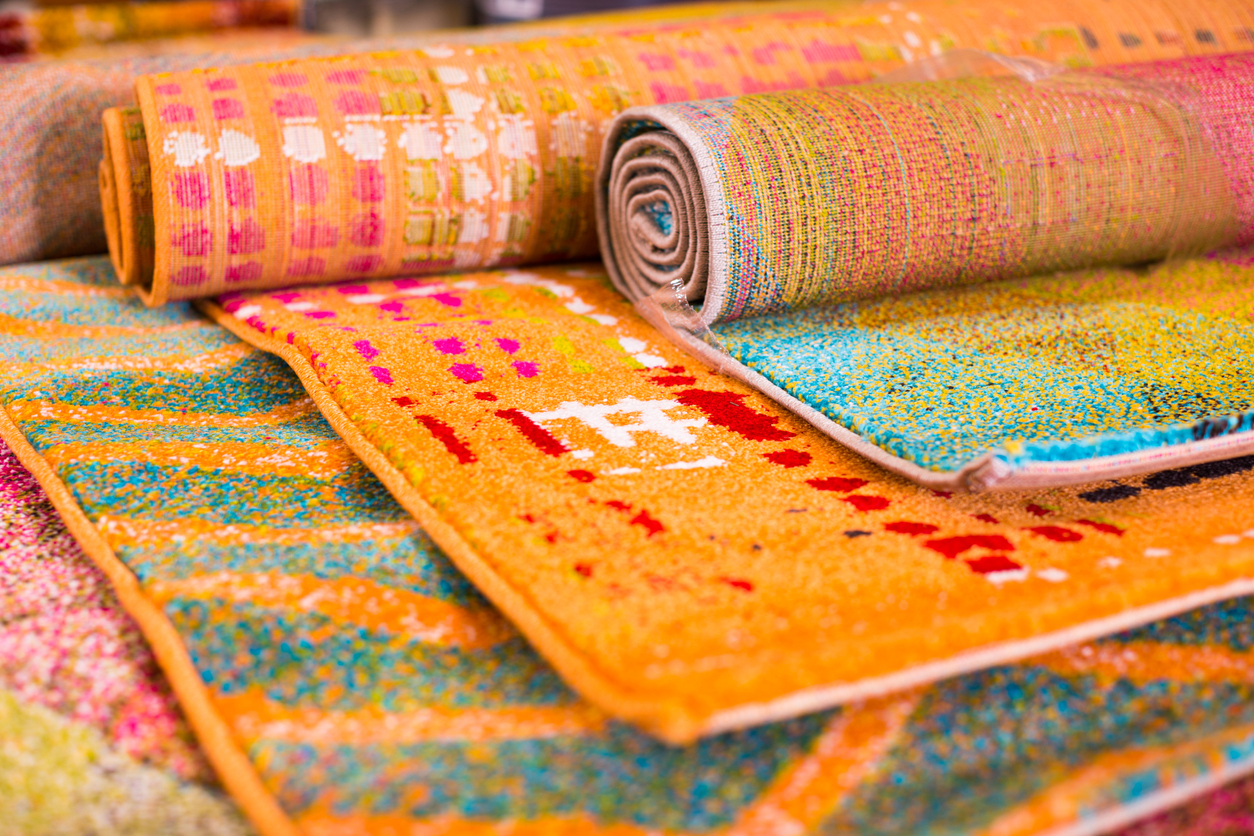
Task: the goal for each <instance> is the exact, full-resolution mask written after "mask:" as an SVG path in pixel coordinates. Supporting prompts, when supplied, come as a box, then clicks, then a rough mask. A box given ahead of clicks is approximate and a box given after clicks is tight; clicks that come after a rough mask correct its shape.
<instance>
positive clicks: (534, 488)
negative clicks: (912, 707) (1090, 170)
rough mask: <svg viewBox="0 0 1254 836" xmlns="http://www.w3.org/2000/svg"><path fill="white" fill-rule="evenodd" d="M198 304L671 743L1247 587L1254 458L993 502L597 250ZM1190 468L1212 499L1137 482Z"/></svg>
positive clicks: (1181, 476)
mask: <svg viewBox="0 0 1254 836" xmlns="http://www.w3.org/2000/svg"><path fill="white" fill-rule="evenodd" d="M1193 266H1194V267H1195V268H1196V270H1198V271H1204V272H1203V275H1205V276H1208V277H1209V278H1210V281H1209V282H1201V281H1199V282H1197V286H1198V287H1199V288H1203V287H1205V288H1208V289H1209V294H1202V293H1201V291H1200V290H1199V293H1198V295H1197V296H1195V297H1191V298H1193V299H1194V301H1196V302H1197V303H1198V304H1213V305H1220V304H1224V303H1225V300H1227V304H1231V305H1236V306H1241V305H1246V304H1248V303H1246V302H1244V301H1240V300H1243V299H1247V298H1248V296H1249V291H1248V289H1247V285H1248V283H1249V282H1250V281H1251V280H1252V279H1251V272H1250V271H1249V270H1248V269H1246V268H1241V267H1240V266H1238V265H1233V264H1228V263H1226V262H1220V261H1214V260H1211V261H1202V262H1197V263H1194V265H1193ZM1172 269H1174V268H1169V269H1167V270H1166V271H1165V272H1151V273H1149V274H1147V276H1146V277H1145V278H1144V284H1146V285H1154V284H1155V283H1160V284H1162V283H1165V284H1167V285H1170V284H1171V282H1172V275H1173V274H1172V272H1171V270H1172ZM1205 271H1209V272H1205ZM1136 275H1137V274H1135V273H1130V272H1120V271H1107V272H1095V273H1087V274H1078V275H1077V276H1076V277H1074V278H1073V279H1072V280H1070V281H1069V282H1064V283H1062V284H1060V285H1059V287H1061V288H1064V289H1065V288H1073V289H1083V288H1084V287H1085V286H1086V285H1088V284H1094V283H1101V282H1103V281H1106V282H1112V283H1114V284H1115V285H1116V286H1118V283H1119V282H1120V281H1124V282H1128V281H1133V280H1134V279H1135V277H1136ZM1242 282H1245V283H1246V284H1241V283H1242ZM1022 295H1027V294H1022ZM1168 304H1174V303H1168ZM213 311H214V315H215V316H217V317H219V319H220V321H222V322H223V323H224V324H225V325H227V327H229V328H231V329H232V330H233V331H235V332H236V333H238V334H239V335H241V336H242V337H243V338H244V339H246V340H249V341H250V342H252V343H254V344H255V345H257V346H259V347H262V348H267V349H270V350H272V351H275V352H277V353H279V354H280V355H281V356H282V357H283V358H284V359H285V360H286V361H287V362H288V363H289V364H290V365H291V366H292V367H293V368H294V369H295V370H296V372H297V374H298V375H299V376H300V377H301V380H302V382H303V383H304V384H305V386H306V388H307V389H308V390H309V391H310V393H311V394H312V395H313V396H314V398H315V400H316V401H317V402H318V405H319V407H320V408H321V409H322V411H323V413H324V414H325V415H327V417H328V418H329V419H330V420H331V422H332V424H333V425H334V426H335V427H336V429H337V430H338V431H339V432H340V434H341V435H342V436H343V437H344V438H345V439H346V440H347V441H348V443H349V444H350V446H352V447H353V449H354V451H355V452H356V453H357V454H358V455H359V456H360V457H361V458H362V460H363V461H365V462H366V463H367V464H368V465H369V466H370V467H371V469H372V470H374V471H375V473H376V474H378V475H379V476H380V477H381V478H382V479H383V481H384V483H385V484H386V485H387V486H388V488H389V489H390V490H391V491H392V493H393V494H394V495H395V496H396V497H397V498H398V499H399V501H400V502H401V504H402V505H403V506H404V507H405V508H407V509H408V510H409V511H411V512H412V513H413V514H414V515H415V517H416V518H417V519H418V520H419V521H420V522H421V523H422V524H423V525H424V526H425V527H426V529H427V531H428V532H429V533H430V534H431V535H432V536H433V537H434V538H435V540H436V541H437V542H438V543H440V545H441V546H442V547H443V548H444V550H445V551H446V553H448V554H449V556H450V557H451V558H452V559H453V561H454V562H455V563H457V565H458V566H459V567H460V568H461V569H462V570H463V571H464V572H466V573H467V575H468V576H469V577H470V578H471V580H473V581H474V582H475V584H476V586H477V587H478V588H479V589H481V590H482V591H483V592H484V593H485V594H486V595H487V596H488V597H489V598H491V599H492V600H493V602H494V603H496V604H497V605H498V606H499V607H500V608H501V609H502V610H503V611H504V612H505V614H506V615H507V616H509V618H510V619H511V620H512V621H513V622H514V623H515V624H517V625H518V626H519V627H520V628H521V629H522V631H523V632H524V633H525V634H526V635H527V636H528V638H529V639H531V641H532V642H533V643H534V644H535V645H536V647H537V648H538V649H539V650H540V651H541V652H542V653H543V654H544V655H545V656H546V657H547V658H548V659H549V660H550V661H551V662H552V663H553V664H554V666H555V667H556V668H557V669H558V670H559V671H560V672H561V673H562V674H563V676H564V677H565V678H566V679H567V681H568V682H570V683H571V684H572V685H573V686H574V687H575V688H576V689H577V690H578V691H580V692H581V693H582V694H583V695H584V696H585V697H587V698H589V699H590V700H591V701H592V702H594V703H596V704H597V705H599V706H600V707H602V708H603V709H605V710H606V711H608V712H610V713H611V714H614V715H616V716H618V717H621V718H624V719H629V720H632V721H634V722H636V723H639V724H640V725H642V726H644V727H645V728H647V729H649V730H651V731H652V732H654V733H656V734H658V735H660V736H662V737H665V738H667V739H670V740H673V741H682V740H690V739H692V738H693V737H694V736H695V735H698V734H707V733H710V732H714V731H719V730H722V729H728V728H737V727H742V726H746V725H751V724H755V723H760V722H764V721H766V720H770V719H775V718H780V717H785V716H791V715H795V714H799V713H802V712H805V711H811V710H814V709H816V708H820V707H824V706H827V705H831V704H834V703H840V702H845V701H849V700H854V699H860V698H864V697H867V696H872V695H875V694H879V693H883V692H885V691H891V690H895V689H899V688H904V687H907V686H910V685H914V684H917V683H920V682H927V681H932V680H935V679H938V678H941V677H944V676H951V675H953V674H956V673H959V672H961V671H965V670H973V669H977V668H982V667H986V666H988V665H992V664H996V663H999V662H1004V661H1006V660H1009V659H1014V658H1021V657H1022V656H1024V655H1027V654H1028V653H1032V652H1040V651H1042V650H1045V649H1050V648H1054V647H1058V646H1061V645H1063V644H1067V643H1070V642H1074V641H1077V640H1079V639H1081V638H1086V637H1089V636H1094V635H1102V634H1106V633H1111V632H1114V631H1116V630H1119V629H1123V628H1126V627H1129V626H1132V625H1135V624H1141V623H1144V622H1146V621H1149V620H1151V619H1153V618H1158V617H1162V616H1163V615H1166V614H1169V613H1173V612H1178V611H1180V610H1183V609H1186V608H1188V607H1191V606H1197V605H1198V604H1200V603H1202V602H1204V601H1213V600H1217V599H1220V598H1226V597H1229V596H1232V595H1236V594H1243V593H1244V592H1246V591H1248V590H1249V589H1251V588H1254V543H1251V542H1249V541H1247V540H1243V539H1242V538H1241V536H1240V534H1241V532H1242V531H1245V530H1247V529H1254V511H1251V506H1250V501H1251V497H1252V494H1251V491H1252V490H1254V472H1252V468H1254V458H1242V459H1235V460H1229V461H1226V462H1222V463H1212V464H1208V465H1198V466H1196V467H1194V468H1193V469H1188V468H1186V469H1182V470H1177V471H1169V472H1165V473H1163V474H1159V475H1155V476H1152V477H1149V478H1148V479H1146V480H1132V481H1126V482H1118V483H1099V484H1090V485H1086V486H1080V487H1073V488H1068V489H1065V490H1056V491H1050V492H1038V493H1007V494H1005V495H1004V496H999V497H996V498H977V497H975V496H970V495H960V494H958V495H955V494H950V493H948V492H943V491H942V492H936V491H932V490H928V489H924V488H919V487H916V486H914V485H911V484H910V483H908V482H906V481H905V480H903V479H901V478H899V477H895V476H892V475H890V474H887V473H885V472H884V471H883V470H880V469H879V468H877V467H876V466H875V465H873V464H871V463H869V462H868V461H867V460H865V459H864V458H862V457H861V456H859V455H857V454H855V453H853V452H850V451H849V450H847V449H846V448H844V447H842V446H841V445H839V444H836V443H835V442H833V441H832V440H831V439H829V438H827V437H826V436H824V435H822V434H821V433H819V432H818V431H816V430H814V429H813V428H812V427H810V426H809V425H808V424H806V423H805V422H804V421H802V420H801V419H799V418H797V417H796V416H794V415H791V414H790V413H788V412H787V411H786V410H784V409H783V408H782V407H779V406H777V405H775V404H773V403H772V402H771V401H769V400H768V399H766V398H765V397H763V396H761V395H758V394H756V393H754V392H753V391H752V390H750V389H749V388H748V387H746V386H744V385H743V384H741V383H740V382H738V381H736V380H734V379H730V378H727V377H722V376H718V375H716V374H714V373H712V372H709V371H708V370H705V369H703V368H702V367H700V366H699V365H698V364H696V363H694V362H693V361H691V360H690V359H687V358H685V357H684V356H683V355H682V354H680V353H679V352H678V351H677V350H675V349H673V348H671V347H670V346H668V345H666V344H664V343H663V342H662V340H661V338H660V337H659V336H658V335H657V333H656V332H654V331H653V330H652V328H651V327H650V326H649V325H648V324H647V323H645V322H644V321H643V320H642V319H641V318H640V317H639V316H637V314H636V313H635V311H634V310H633V308H632V307H631V306H630V305H629V304H628V303H627V302H626V301H625V300H624V299H623V298H622V297H621V296H620V295H619V294H617V293H616V292H615V291H614V290H613V288H612V287H611V286H609V284H608V282H607V281H606V280H605V277H604V275H603V274H600V271H599V267H598V266H597V265H584V266H580V267H548V268H537V269H536V270H534V271H533V272H518V271H503V272H488V273H469V274H461V275H458V276H454V277H450V278H448V279H431V280H423V279H398V280H386V281H378V282H369V283H361V284H347V285H339V286H332V287H323V288H304V289H301V290H291V291H282V292H277V293H265V294H253V295H240V294H236V295H232V296H230V297H226V298H225V300H224V302H223V307H222V308H216V307H215V308H213ZM1203 476H1207V477H1215V478H1216V480H1217V481H1214V482H1212V483H1210V487H1208V488H1207V490H1206V491H1205V493H1204V496H1205V500H1204V501H1202V500H1197V501H1194V500H1192V499H1189V498H1186V497H1188V496H1191V495H1192V491H1191V490H1183V491H1181V492H1178V493H1177V492H1174V491H1171V492H1162V491H1158V490H1155V489H1154V488H1157V487H1167V486H1174V485H1186V484H1194V483H1196V482H1197V481H1198V480H1199V479H1201V478H1202V477H1203ZM1202 495H1203V494H1199V496H1202ZM1181 503H1184V504H1181ZM1186 507H1187V509H1188V510H1187V512H1186V511H1184V510H1183V509H1184V508H1186Z"/></svg>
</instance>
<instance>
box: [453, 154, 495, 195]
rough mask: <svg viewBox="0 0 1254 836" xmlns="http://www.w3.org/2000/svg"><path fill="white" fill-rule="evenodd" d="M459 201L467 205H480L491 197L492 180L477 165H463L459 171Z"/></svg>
mask: <svg viewBox="0 0 1254 836" xmlns="http://www.w3.org/2000/svg"><path fill="white" fill-rule="evenodd" d="M460 174H461V177H460V185H461V195H460V197H461V199H462V200H465V201H467V202H469V203H482V202H483V200H484V198H487V197H491V196H492V178H491V177H489V176H488V173H487V172H486V171H484V170H483V168H482V167H481V166H480V165H479V164H478V163H465V164H463V165H462V166H461V171H460Z"/></svg>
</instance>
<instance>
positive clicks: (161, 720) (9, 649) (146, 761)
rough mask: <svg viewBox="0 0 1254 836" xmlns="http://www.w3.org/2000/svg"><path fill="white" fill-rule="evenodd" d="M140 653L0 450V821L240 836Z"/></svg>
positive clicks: (33, 827) (28, 480)
mask: <svg viewBox="0 0 1254 836" xmlns="http://www.w3.org/2000/svg"><path fill="white" fill-rule="evenodd" d="M211 783H213V775H212V773H211V772H210V771H209V765H208V763H206V762H205V760H204V758H203V756H202V755H201V754H200V752H199V750H198V749H196V748H195V745H194V743H193V742H192V740H191V732H190V729H188V727H187V724H186V721H184V720H183V718H182V716H181V715H180V713H179V711H178V708H177V706H176V704H175V701H174V697H173V695H172V694H171V693H170V691H169V688H168V686H166V684H165V681H164V679H163V677H162V676H161V673H160V671H159V670H158V669H157V666H156V662H155V661H154V660H153V658H152V653H151V652H150V651H149V650H148V647H147V645H146V644H145V643H144V640H143V637H142V636H141V635H140V633H139V630H138V629H137V628H136V626H135V624H134V622H132V621H131V619H130V617H129V616H128V615H127V614H126V613H125V611H124V610H123V609H122V607H121V605H120V604H119V603H118V601H117V599H116V598H115V597H114V595H113V593H112V591H111V590H110V588H109V585H108V581H107V580H106V579H105V577H104V576H103V575H102V574H101V573H100V570H99V569H97V568H96V567H95V566H94V565H93V564H92V563H91V561H90V560H89V559H88V558H87V556H86V555H84V554H83V552H82V550H81V549H79V547H78V546H77V544H76V543H75V542H74V540H73V538H72V537H71V536H70V534H69V532H68V531H66V529H65V527H64V525H62V523H61V520H60V518H58V517H57V515H56V512H55V511H54V510H53V509H52V506H51V505H49V504H48V500H47V498H46V497H45V496H44V494H43V491H42V490H40V488H39V486H38V484H37V483H36V482H35V479H34V478H33V477H32V476H31V475H30V474H29V473H28V472H27V471H26V470H25V469H24V468H23V467H22V466H21V465H20V464H18V463H17V460H16V459H15V458H14V457H13V454H12V453H10V452H9V451H8V449H7V448H4V447H3V446H0V821H2V822H3V824H2V825H0V830H3V832H5V833H15V834H36V833H58V834H87V833H93V834H118V836H123V834H139V833H152V834H154V835H156V834H175V833H179V834H183V833H185V834H189V836H190V835H191V834H242V833H243V832H244V830H245V828H244V826H243V822H242V821H241V819H240V818H239V816H238V814H237V813H236V812H235V811H234V808H233V807H232V806H231V805H230V804H229V802H227V801H225V800H224V799H222V798H221V797H220V796H219V795H218V794H217V793H215V792H213V791H211V790H209V789H207V787H205V786H204V785H205V784H211Z"/></svg>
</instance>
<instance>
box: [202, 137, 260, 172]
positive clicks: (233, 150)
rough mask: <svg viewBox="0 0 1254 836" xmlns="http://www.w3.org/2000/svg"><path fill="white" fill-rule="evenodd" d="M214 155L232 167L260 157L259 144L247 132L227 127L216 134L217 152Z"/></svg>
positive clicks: (246, 163) (254, 160)
mask: <svg viewBox="0 0 1254 836" xmlns="http://www.w3.org/2000/svg"><path fill="white" fill-rule="evenodd" d="M214 157H215V158H216V159H219V160H222V162H223V164H224V165H227V166H230V167H233V168H234V167H238V166H241V165H248V164H249V163H251V162H256V161H257V160H259V159H261V146H259V145H258V144H257V140H255V139H253V138H252V137H251V136H249V135H248V134H246V133H241V132H240V131H237V130H235V129H234V128H227V129H226V130H224V131H223V132H222V133H221V134H220V135H219V136H218V153H216V154H214Z"/></svg>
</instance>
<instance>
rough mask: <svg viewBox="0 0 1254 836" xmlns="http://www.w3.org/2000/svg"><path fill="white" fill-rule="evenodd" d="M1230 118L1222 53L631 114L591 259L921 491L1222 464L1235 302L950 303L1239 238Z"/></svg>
mask: <svg viewBox="0 0 1254 836" xmlns="http://www.w3.org/2000/svg"><path fill="white" fill-rule="evenodd" d="M1251 104H1254V61H1252V60H1251V59H1250V58H1249V57H1248V56H1244V55H1234V56H1225V57H1217V58H1195V59H1186V60H1182V61H1169V62H1160V63H1152V64H1146V65H1135V66H1129V67H1115V68H1107V69H1100V70H1089V71H1084V72H1071V73H1058V74H1054V75H1050V76H1048V77H1046V78H1043V79H1040V80H1038V81H1035V82H1029V81H1026V80H1024V79H1022V78H1019V77H1015V76H1007V77H1000V78H992V79H990V78H984V79H978V78H972V79H964V80H955V81H938V82H928V83H912V84H883V85H865V86H861V87H857V88H848V89H843V90H837V89H826V90H809V91H795V92H786V93H766V94H759V95H751V96H743V97H739V98H734V97H733V98H723V99H718V100H713V101H706V102H693V103H688V104H666V105H657V106H654V107H645V108H634V109H632V110H629V111H627V112H625V113H623V114H621V115H620V116H619V117H618V118H617V119H616V120H615V122H614V124H613V125H612V126H611V128H610V129H609V131H608V133H607V138H606V144H605V150H604V151H603V157H602V159H603V161H604V162H603V165H602V168H601V171H600V173H599V179H598V184H597V189H596V196H597V199H598V201H599V207H598V210H599V211H598V219H599V225H600V234H601V241H602V250H603V254H604V257H605V259H606V265H607V268H608V270H609V272H610V275H611V277H612V279H613V281H614V283H615V285H616V286H617V287H618V288H619V290H621V291H622V292H623V293H624V294H626V295H627V296H628V297H629V298H631V299H632V300H635V301H637V302H638V303H641V309H642V311H643V312H644V313H645V314H646V315H648V316H650V317H651V319H652V320H653V321H654V322H655V324H658V325H659V326H661V327H662V328H663V330H665V331H666V332H667V333H668V335H669V336H670V337H671V338H672V339H675V340H676V341H677V342H679V343H680V344H681V345H682V346H684V347H685V348H687V349H688V350H690V351H691V352H693V353H695V354H697V355H698V356H699V357H702V358H703V359H705V360H706V361H707V362H708V363H710V364H712V365H714V366H716V367H718V368H721V369H723V370H725V371H727V372H728V373H730V374H733V375H735V376H737V377H740V378H741V379H743V380H745V381H746V382H749V383H750V384H751V385H754V386H755V387H757V388H759V389H760V390H761V391H763V392H764V393H766V394H768V395H769V396H770V397H772V398H774V399H776V400H777V401H779V402H781V403H783V404H785V405H786V406H788V407H789V408H791V409H793V410H794V411H795V412H797V413H798V414H800V415H802V416H803V417H805V418H806V419H807V420H809V421H811V423H813V424H815V425H816V426H817V427H819V428H820V429H822V430H823V431H825V432H827V433H828V434H829V435H832V436H833V437H834V438H836V439H837V440H839V441H841V442H843V443H845V444H848V445H849V446H851V447H854V448H855V449H857V450H859V451H860V452H862V453H864V454H865V455H867V456H868V457H870V458H872V459H874V460H875V461H877V462H878V463H880V464H881V465H884V466H885V467H888V468H889V469H891V470H894V471H896V472H898V473H901V474H904V475H906V476H908V477H910V478H912V479H915V480H916V481H919V482H921V483H923V484H927V485H930V486H933V487H937V488H943V487H947V488H954V487H958V488H964V487H967V488H975V489H980V488H990V487H994V486H1000V487H1026V486H1041V485H1057V484H1070V483H1077V482H1086V481H1094V480H1097V479H1104V478H1115V477H1119V476H1125V475H1130V474H1135V473H1144V472H1150V471H1154V470H1162V469H1165V468H1168V467H1177V466H1180V465H1185V464H1193V463H1197V462H1202V461H1211V460H1216V459H1221V458H1225V457H1228V456H1232V455H1236V454H1237V453H1240V452H1246V451H1249V450H1251V449H1254V433H1252V432H1251V431H1250V430H1251V428H1252V427H1254V412H1252V410H1254V387H1252V386H1251V385H1250V381H1251V380H1254V375H1251V374H1250V372H1251V371H1252V369H1251V368H1250V367H1249V365H1248V361H1247V360H1246V359H1245V357H1246V356H1247V355H1246V354H1245V352H1246V351H1247V350H1248V348H1249V347H1250V346H1251V345H1254V343H1251V332H1250V329H1249V325H1248V313H1247V311H1245V309H1244V308H1243V307H1241V306H1234V307H1233V309H1232V310H1231V312H1230V313H1231V316H1228V315H1223V313H1226V312H1221V313H1220V314H1218V315H1216V314H1213V313H1212V314H1210V315H1207V316H1203V315H1201V314H1200V313H1197V312H1193V311H1191V310H1190V308H1189V302H1188V290H1189V288H1188V287H1187V286H1186V287H1182V288H1180V290H1181V294H1182V295H1181V296H1180V297H1176V298H1172V299H1159V298H1147V297H1145V296H1144V294H1141V293H1140V292H1139V291H1138V288H1137V286H1136V282H1134V281H1133V282H1130V283H1125V284H1126V286H1122V287H1115V286H1113V285H1112V286H1110V287H1107V288H1103V289H1097V288H1094V289H1092V292H1085V293H1081V292H1075V293H1070V295H1068V296H1065V297H1055V296H1050V295H1048V294H1033V293H1028V292H1023V293H1020V294H1018V296H1016V295H1015V294H1014V293H1010V294H1009V296H1010V298H1009V299H1008V300H1003V301H1002V302H1000V303H999V304H998V305H996V306H994V307H992V308H988V307H985V306H984V305H985V303H986V300H987V299H988V298H990V297H991V296H992V295H995V292H994V291H989V292H988V293H983V292H982V291H978V290H971V291H970V292H966V291H963V292H960V291H958V290H957V289H956V288H958V287H960V286H964V285H974V284H978V283H982V282H988V281H992V280H996V279H1012V278H1020V277H1021V278H1026V277H1029V276H1033V275H1048V274H1051V273H1054V272H1057V271H1066V270H1074V269H1078V268H1082V267H1087V266H1093V265H1102V264H1138V263H1146V262H1152V261H1157V260H1160V259H1163V258H1167V257H1170V256H1173V255H1182V254H1189V253H1202V252H1207V251H1210V250H1212V249H1214V248H1217V247H1221V246H1242V245H1246V244H1248V243H1250V242H1251V241H1254V167H1252V165H1251V164H1252V162H1254V131H1251V128H1250V122H1249V112H1250V107H1251ZM1234 292H1237V291H1235V290H1234ZM1003 295H1004V294H1003ZM980 300H985V301H983V302H982V301H980ZM689 303H692V304H694V305H695V306H696V307H697V308H699V312H698V310H696V309H694V308H693V307H690V306H689Z"/></svg>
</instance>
